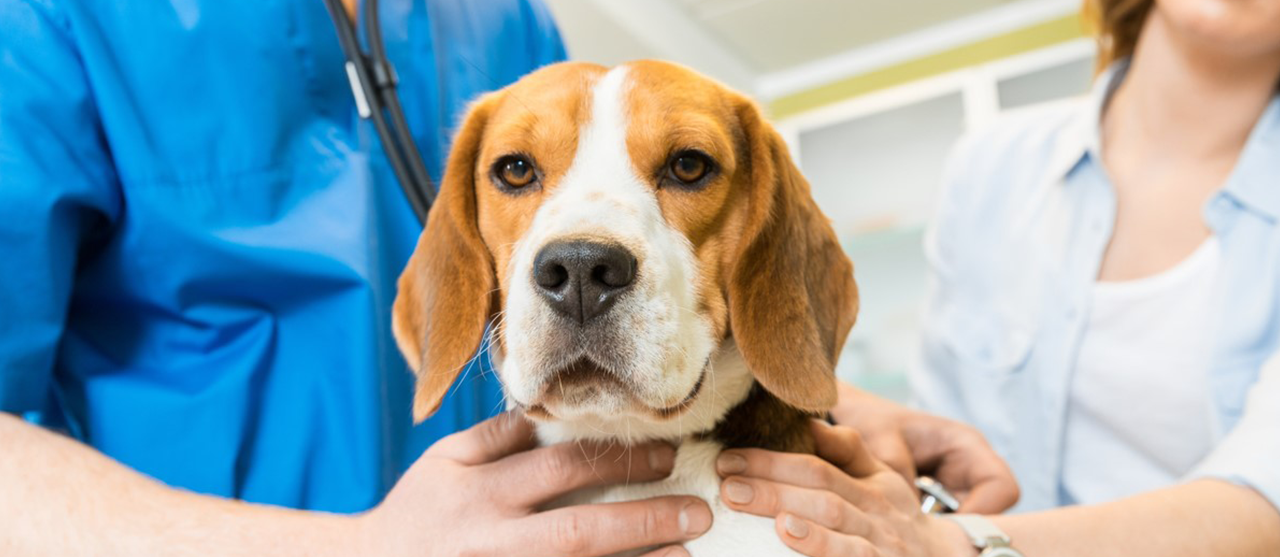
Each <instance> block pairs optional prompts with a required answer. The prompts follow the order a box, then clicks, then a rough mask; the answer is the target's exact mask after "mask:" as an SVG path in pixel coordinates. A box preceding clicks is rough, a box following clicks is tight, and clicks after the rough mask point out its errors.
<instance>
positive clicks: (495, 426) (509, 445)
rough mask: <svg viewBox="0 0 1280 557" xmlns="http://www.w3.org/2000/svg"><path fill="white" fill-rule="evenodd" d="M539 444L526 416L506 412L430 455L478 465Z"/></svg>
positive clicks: (451, 438) (440, 445)
mask: <svg viewBox="0 0 1280 557" xmlns="http://www.w3.org/2000/svg"><path fill="white" fill-rule="evenodd" d="M537 444H538V442H537V439H536V438H534V435H533V424H531V423H529V420H526V419H525V417H524V414H521V413H519V412H503V413H501V414H498V415H497V416H494V417H492V418H489V419H487V420H485V421H483V422H480V423H478V424H476V425H474V426H472V427H471V428H470V429H467V430H464V431H460V432H458V433H455V434H453V435H450V436H448V437H445V438H444V439H441V440H439V441H437V442H436V444H435V445H432V446H431V448H430V449H428V450H427V454H428V455H429V456H434V457H440V458H448V459H451V460H456V461H458V462H461V463H463V464H468V465H477V464H484V463H486V462H493V461H495V460H498V459H500V458H503V457H505V456H507V455H511V454H514V453H518V452H521V451H527V450H529V449H532V448H533V447H535V446H537Z"/></svg>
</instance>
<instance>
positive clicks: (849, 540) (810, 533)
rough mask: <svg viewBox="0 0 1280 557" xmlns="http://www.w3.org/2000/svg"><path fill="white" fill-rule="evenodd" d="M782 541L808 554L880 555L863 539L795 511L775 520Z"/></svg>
mask: <svg viewBox="0 0 1280 557" xmlns="http://www.w3.org/2000/svg"><path fill="white" fill-rule="evenodd" d="M774 528H775V530H776V531H777V533H778V537H779V538H782V543H785V544H787V547H790V548H791V549H794V550H796V551H797V552H799V553H801V554H803V555H808V556H809V557H879V555H880V552H879V551H878V550H877V549H876V548H875V546H873V545H871V542H868V541H867V540H866V539H864V538H860V537H857V536H850V535H847V534H842V533H839V532H834V531H832V530H831V529H829V528H826V527H823V526H822V525H820V524H814V523H812V522H810V521H808V520H805V519H803V518H801V517H799V516H796V515H793V514H789V513H788V514H784V515H782V516H779V517H778V518H777V519H776V520H775V521H774Z"/></svg>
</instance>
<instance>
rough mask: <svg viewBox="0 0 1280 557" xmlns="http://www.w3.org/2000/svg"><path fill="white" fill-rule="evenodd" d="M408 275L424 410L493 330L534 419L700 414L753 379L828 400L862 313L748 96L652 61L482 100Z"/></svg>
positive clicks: (547, 75)
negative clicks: (735, 371) (738, 374)
mask: <svg viewBox="0 0 1280 557" xmlns="http://www.w3.org/2000/svg"><path fill="white" fill-rule="evenodd" d="M399 286H400V292H399V296H398V297H397V299H396V302H395V312H394V313H395V315H394V323H393V329H394V332H395V336H396V340H397V342H398V343H399V345H400V348H401V350H402V351H403V352H404V354H405V356H406V358H407V360H408V362H409V364H410V366H411V367H412V368H413V370H414V371H415V372H416V374H417V377H418V383H417V391H416V394H415V403H414V414H415V417H416V418H417V419H423V418H425V417H426V416H428V415H430V414H431V413H432V412H434V411H435V409H436V408H437V407H438V406H439V404H440V401H441V399H442V398H443V397H444V395H445V393H446V392H447V390H448V388H449V386H450V384H452V383H453V381H454V380H455V379H456V377H457V376H458V374H459V372H460V371H461V370H462V369H463V368H464V367H465V365H466V364H467V363H468V361H469V360H470V359H471V358H472V357H473V355H474V354H475V353H476V350H477V348H478V347H479V346H480V345H481V344H482V342H486V341H489V342H491V344H490V348H491V354H492V355H493V357H494V361H495V363H496V364H497V367H498V373H499V376H500V377H501V379H502V382H503V385H504V388H505V391H506V395H507V397H508V400H509V402H510V403H511V404H512V405H516V406H520V407H523V408H524V409H526V411H527V412H528V413H529V415H530V416H532V417H534V418H536V419H540V420H544V421H560V422H573V421H587V422H590V423H592V424H595V426H596V427H605V429H606V430H607V429H608V428H607V427H606V426H607V425H608V424H610V423H622V422H627V423H643V424H650V425H653V424H657V425H659V426H661V424H664V423H671V422H673V421H678V420H677V418H682V420H679V421H682V422H683V423H682V425H683V427H684V428H686V429H688V428H690V427H696V426H691V424H690V423H689V421H688V420H690V419H692V418H684V416H685V415H686V414H690V415H694V416H696V418H697V419H698V420H699V421H701V422H706V421H710V423H707V424H704V425H705V426H706V427H710V426H711V425H712V424H714V423H715V421H716V420H718V419H720V417H721V416H723V415H724V413H725V412H726V411H727V410H728V409H729V408H730V407H731V406H732V405H734V404H736V403H737V402H740V401H741V400H742V399H743V398H744V397H745V396H746V390H747V389H749V388H750V385H751V383H752V382H753V380H754V382H756V383H758V384H759V385H760V386H761V387H762V388H764V389H765V390H767V391H768V392H769V393H771V394H772V395H773V396H775V397H776V398H778V399H780V400H781V401H783V402H784V403H785V404H787V405H790V406H792V407H794V408H797V409H801V410H804V411H807V412H813V413H818V412H824V411H826V410H827V409H828V408H829V407H831V406H832V405H833V404H834V403H835V400H836V389H835V377H834V366H835V361H836V357H837V355H838V353H839V351H840V349H841V346H842V345H843V343H844V339H845V337H846V335H847V334H848V332H849V329H850V327H852V325H853V321H854V316H855V315H856V313H857V290H856V287H855V285H854V283H853V269H852V264H851V263H850V262H849V260H848V258H847V257H846V256H845V255H844V252H843V251H842V250H841V249H840V246H839V244H838V243H837V240H836V237H835V234H834V232H833V231H832V229H831V227H830V224H829V222H828V221H827V219H826V217H825V216H824V215H823V214H822V213H821V212H820V211H819V210H818V208H817V206H816V205H815V204H814V202H813V200H812V198H811V196H810V193H809V185H808V183H807V182H806V181H805V179H804V178H803V177H802V176H801V174H800V172H799V171H798V170H797V169H796V167H795V165H794V164H793V163H792V161H791V159H790V156H789V154H788V151H787V148H786V145H785V144H784V143H783V141H782V140H781V138H780V136H779V135H778V134H777V133H776V132H775V131H774V130H773V129H772V127H771V126H770V125H769V124H768V123H767V122H766V121H765V119H764V118H763V116H762V114H761V112H760V110H759V109H758V107H757V106H756V105H755V104H754V103H753V102H752V101H750V100H749V99H747V98H745V97H744V96H742V95H740V94H738V93H735V92H733V91H731V90H729V89H727V88H726V87H724V86H722V85H720V84H718V83H716V82H714V81H712V80H710V79H707V78H705V77H702V76H700V75H698V74H696V73H695V72H693V71H691V70H688V69H686V68H684V67H681V66H677V65H673V64H669V63H663V62H653V61H642V62H634V63H630V64H626V65H623V66H619V67H616V68H613V69H606V68H603V67H600V66H595V65H589V64H580V63H566V64H558V65H554V66H549V67H546V68H544V69H542V70H539V71H537V72H535V73H533V74H530V75H529V76H527V77H525V78H524V79H522V80H521V81H519V82H518V83H516V84H514V85H512V86H510V87H508V88H506V89H503V90H501V91H498V92H496V93H492V94H490V95H487V96H485V97H483V98H481V99H480V100H479V101H477V102H476V103H475V104H474V105H473V106H472V108H471V110H470V112H469V114H468V115H467V117H466V119H465V121H464V123H463V125H462V128H461V131H460V132H459V134H458V135H457V137H456V139H455V142H454V146H453V150H452V152H451V154H450V157H449V161H448V166H447V169H446V171H445V176H444V180H443V183H442V185H441V191H440V196H439V199H438V201H437V202H436V204H435V206H434V207H433V208H432V210H431V214H430V218H429V219H428V223H427V228H426V230H425V231H424V232H423V234H422V237H421V239H420V240H419V243H418V247H417V250H416V251H415V252H414V254H413V257H412V258H411V260H410V261H409V265H408V267H407V268H406V269H405V271H404V274H403V275H402V276H401V278H400V285H399ZM735 362H736V363H737V364H735ZM743 363H744V364H745V365H738V364H743ZM735 366H736V367H739V368H741V369H742V370H743V371H742V374H743V375H745V380H736V379H735V378H734V377H730V376H729V375H727V374H729V373H730V372H728V371H725V369H726V368H734V367H735ZM747 370H749V372H748V371H747ZM717 374H720V375H717ZM744 385H745V386H744ZM735 399H736V400H735ZM658 430H662V428H661V427H659V428H658ZM659 435H661V434H659Z"/></svg>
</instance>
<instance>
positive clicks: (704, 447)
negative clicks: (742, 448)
mask: <svg viewBox="0 0 1280 557" xmlns="http://www.w3.org/2000/svg"><path fill="white" fill-rule="evenodd" d="M720 450H721V446H720V444H719V443H716V442H714V441H686V442H684V443H682V444H681V445H680V447H679V449H678V450H677V452H676V465H675V470H673V471H672V473H671V476H669V477H668V478H667V479H665V480H663V481H659V482H652V483H644V484H633V485H618V486H611V487H607V488H601V489H595V490H589V491H586V492H583V493H582V494H581V495H580V496H579V497H575V498H574V501H573V502H574V503H614V502H619V501H635V500H639V499H649V498H652V497H659V496H663V495H694V496H697V497H701V498H702V499H704V500H706V501H707V503H708V504H710V505H711V512H712V515H713V517H714V519H713V522H712V525H711V529H710V530H709V531H707V533H706V534H703V535H702V537H700V538H698V539H696V540H693V541H690V542H687V543H685V544H684V547H685V549H686V550H688V551H689V554H690V555H691V556H692V557H776V556H784V557H786V556H793V555H799V553H796V552H795V551H793V550H792V549H791V548H789V547H787V546H786V545H785V544H783V543H782V540H781V539H779V538H778V534H777V532H776V531H775V529H774V520H773V519H772V518H765V517H760V516H755V515H751V514H746V513H741V512H738V511H735V510H733V509H730V508H728V507H726V506H725V505H724V503H723V502H721V501H720V477H719V476H718V475H717V474H716V469H715V462H716V457H717V456H719V455H720ZM640 553H642V552H633V553H626V554H623V555H628V556H630V555H638V554H640Z"/></svg>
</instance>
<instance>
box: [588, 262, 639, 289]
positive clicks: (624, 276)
mask: <svg viewBox="0 0 1280 557" xmlns="http://www.w3.org/2000/svg"><path fill="white" fill-rule="evenodd" d="M635 267H636V266H635V261H634V260H624V261H618V262H612V263H611V264H606V265H597V266H596V267H595V268H594V269H592V270H591V278H592V280H595V281H596V282H598V283H600V284H603V285H605V286H609V287H612V288H622V287H624V286H627V285H629V284H631V281H632V280H634V279H635V275H636V274H635Z"/></svg>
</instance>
